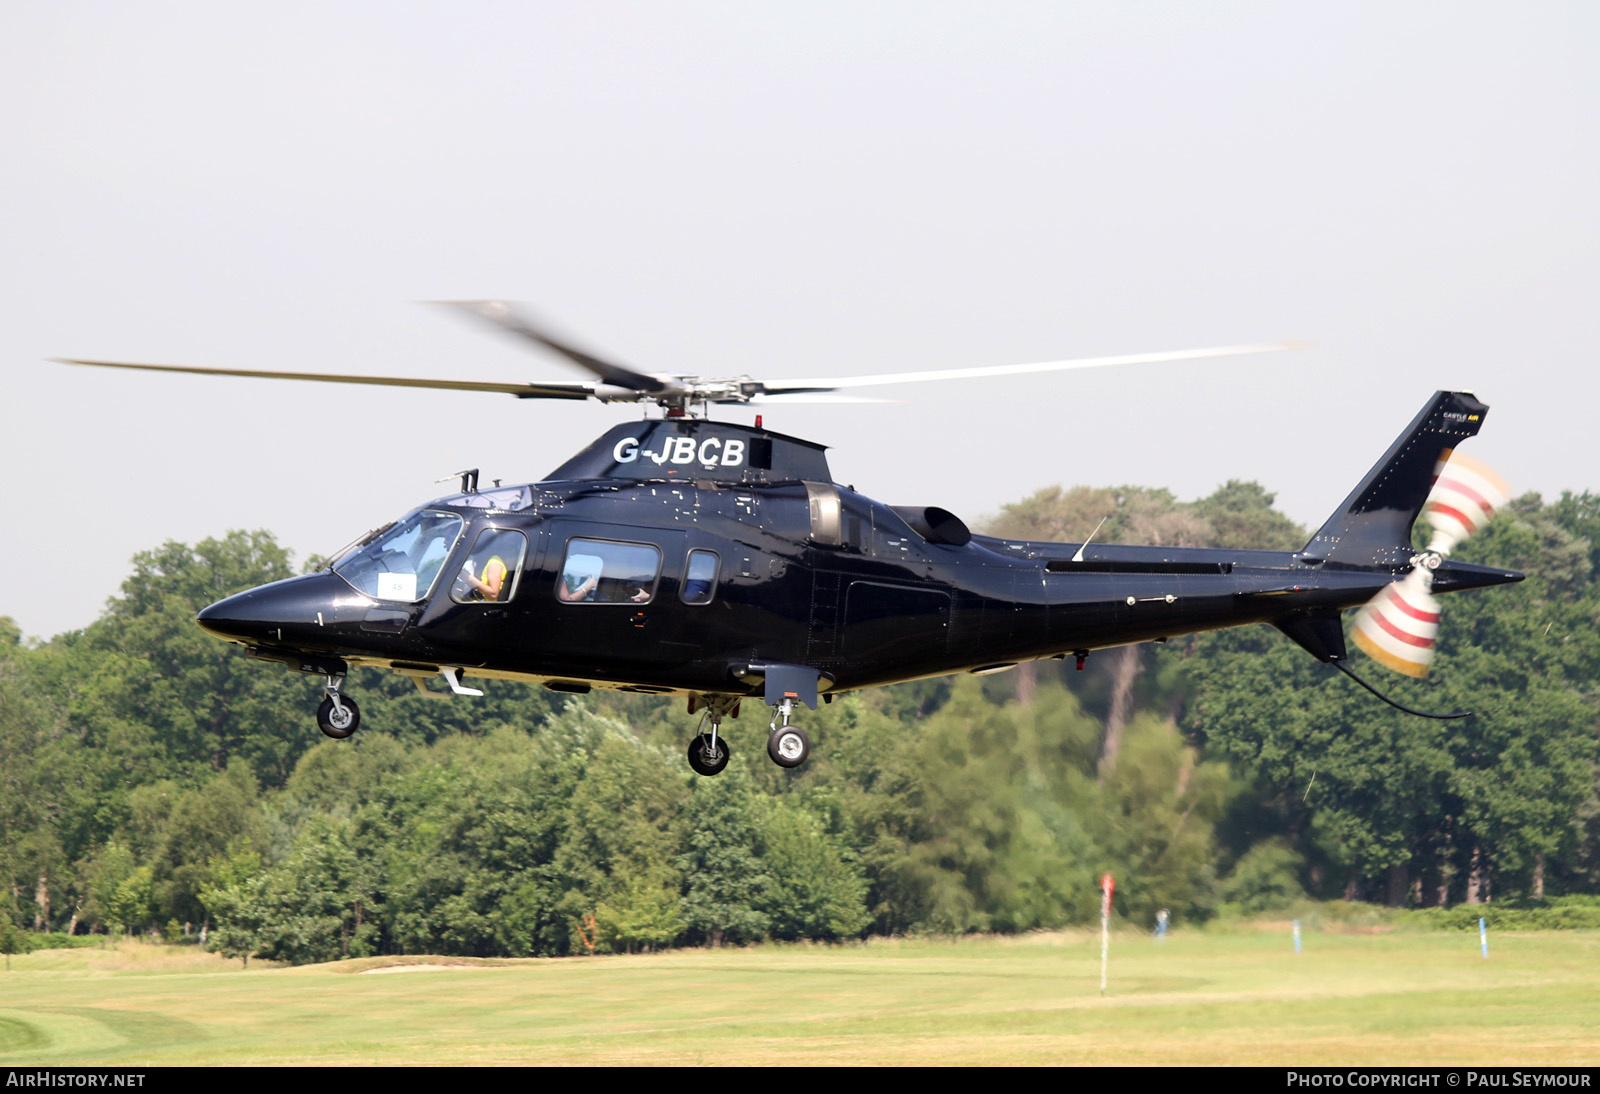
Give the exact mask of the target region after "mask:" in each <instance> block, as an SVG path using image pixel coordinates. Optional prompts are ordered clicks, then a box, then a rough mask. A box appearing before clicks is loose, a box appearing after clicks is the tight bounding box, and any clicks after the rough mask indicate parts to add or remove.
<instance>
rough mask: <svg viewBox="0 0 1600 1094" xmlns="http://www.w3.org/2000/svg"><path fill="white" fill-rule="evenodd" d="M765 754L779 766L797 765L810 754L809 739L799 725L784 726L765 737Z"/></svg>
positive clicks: (804, 760) (803, 761)
mask: <svg viewBox="0 0 1600 1094" xmlns="http://www.w3.org/2000/svg"><path fill="white" fill-rule="evenodd" d="M767 755H768V756H771V757H772V762H773V763H775V764H777V765H778V766H779V767H799V766H800V765H801V764H803V763H805V762H806V757H807V756H809V755H811V741H810V740H809V739H808V738H807V737H806V731H805V730H803V729H801V728H800V727H799V726H784V727H782V728H781V729H777V730H774V731H773V733H772V735H771V736H769V737H768V738H767Z"/></svg>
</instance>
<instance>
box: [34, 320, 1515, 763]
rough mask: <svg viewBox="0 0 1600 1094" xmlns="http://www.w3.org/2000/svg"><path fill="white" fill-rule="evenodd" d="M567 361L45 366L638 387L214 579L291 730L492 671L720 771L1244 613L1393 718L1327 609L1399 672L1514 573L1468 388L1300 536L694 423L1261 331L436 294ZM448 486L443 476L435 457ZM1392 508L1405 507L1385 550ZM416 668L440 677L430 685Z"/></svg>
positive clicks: (1140, 358)
mask: <svg viewBox="0 0 1600 1094" xmlns="http://www.w3.org/2000/svg"><path fill="white" fill-rule="evenodd" d="M452 306H453V307H455V308H458V309H460V310H462V311H464V312H466V313H468V314H470V315H472V316H474V317H476V318H477V319H480V320H485V321H487V322H489V323H491V324H493V325H494V326H496V327H497V328H499V329H500V330H502V331H504V332H506V333H508V334H510V335H513V336H515V337H517V338H519V339H521V340H523V341H524V342H527V343H532V344H534V345H536V346H539V347H542V348H543V349H545V350H549V351H553V352H554V353H556V354H558V355H560V356H561V357H564V358H566V359H567V360H568V361H569V362H571V363H572V364H575V365H577V366H578V367H580V368H582V369H583V370H585V371H587V372H588V373H590V374H591V376H592V377H593V379H590V380H580V381H551V382H537V383H500V382H490V381H475V380H427V379H417V378H408V377H392V376H391V377H381V376H367V375H342V374H331V373H301V372H272V371H261V370H243V369H220V368H199V367H187V366H176V365H149V364H131V363H126V362H113V361H90V360H81V359H62V358H58V359H57V360H58V361H60V362H61V363H66V364H77V365H93V366H99V367H112V368H132V369H149V370H156V371H166V372H184V373H193V374H200V375H227V376H246V377H259V378H271V379H290V380H303V381H316V382H332V383H360V384H380V385H389V386H402V387H423V388H439V389H446V390H457V391H482V392H496V393H503V394H509V395H513V396H515V397H517V398H522V399H566V400H576V399H596V400H599V401H602V402H617V403H639V404H645V405H646V406H647V407H654V408H656V409H657V410H658V411H659V414H656V415H654V416H650V417H646V418H645V419H643V420H636V421H632V422H627V423H623V424H619V425H616V426H614V427H612V428H611V429H609V430H608V431H606V432H605V433H604V434H603V435H602V436H600V437H599V438H598V439H597V440H595V441H594V442H593V443H591V444H590V445H589V446H588V447H586V448H585V449H583V450H582V451H580V452H579V453H577V454H576V455H574V456H573V457H572V458H570V459H569V460H567V461H566V462H565V463H563V464H561V465H560V466H558V467H557V468H555V469H554V470H553V471H551V472H550V474H548V475H547V476H545V478H543V479H542V480H540V481H537V482H531V483H525V484H520V485H506V486H502V485H500V484H499V481H498V480H497V481H496V482H495V484H494V485H492V486H490V487H488V488H483V487H481V484H480V483H479V473H478V471H477V470H468V471H463V472H458V473H457V474H459V476H460V483H459V490H458V491H457V492H455V493H452V494H449V495H446V496H444V497H440V498H436V499H434V500H432V501H429V502H427V503H425V504H423V505H420V506H418V507H417V508H415V509H413V510H412V511H411V512H409V513H407V514H405V515H403V516H401V517H400V518H399V519H397V520H394V521H391V522H389V523H387V524H384V525H382V526H381V527H379V528H376V529H373V530H372V531H370V532H368V533H366V534H365V535H363V536H361V537H359V538H358V539H356V540H355V541H354V542H352V543H351V544H349V545H348V546H347V547H345V548H344V549H342V550H340V551H338V552H336V553H335V554H334V555H333V556H331V557H330V558H329V560H328V561H327V563H326V564H325V565H324V566H323V567H322V568H321V569H320V570H318V571H317V572H315V573H310V574H305V575H302V576H299V577H293V578H289V579H286V580H283V581H277V582H273V583H271V584H268V585H263V586H260V587H258V588H254V589H249V590H247V591H244V592H241V593H238V594H235V595H233V596H229V597H227V598H226V599H223V600H220V601H218V602H216V603H215V604H212V605H210V606H208V607H206V608H205V609H203V610H202V611H201V612H200V613H199V615H198V618H197V622H198V623H199V625H200V626H201V627H203V628H204V629H205V630H206V631H208V632H210V633H211V634H213V635H215V636H217V637H218V638H221V639H224V640H226V641H228V642H232V643H236V644H238V645H240V646H243V647H244V648H245V649H246V651H247V652H248V653H249V654H250V655H251V656H253V657H255V658H258V659H260V660H262V661H266V662H275V663H278V664H281V665H284V666H286V667H288V668H289V669H292V670H294V671H297V672H301V673H306V674H309V675H314V676H317V677H321V678H322V681H323V689H322V690H323V698H322V700H321V703H320V705H319V707H318V709H317V715H316V721H317V725H318V727H319V728H320V729H321V731H322V732H323V733H324V734H326V735H327V736H329V737H332V738H336V739H343V738H348V737H349V736H350V735H351V734H353V733H354V732H355V731H356V730H357V728H358V727H359V725H360V721H361V715H360V708H359V706H358V705H357V702H356V700H355V699H354V698H353V697H352V696H351V695H349V694H347V693H346V691H345V688H344V684H345V681H346V679H347V678H348V675H349V673H350V671H351V670H352V669H354V668H358V667H378V668H383V669H387V670H390V671H392V672H395V673H399V674H401V675H403V676H406V677H409V678H411V679H412V680H413V681H414V682H415V684H416V686H417V687H418V689H419V690H421V691H422V692H424V693H426V694H430V695H442V694H450V693H453V694H454V695H456V696H481V695H482V694H483V692H482V691H481V690H479V689H477V688H474V687H470V686H468V685H467V683H466V682H465V681H467V680H469V679H470V680H519V681H530V682H535V683H538V684H542V685H543V686H544V687H546V688H548V689H551V690H553V691H556V692H565V693H573V694H584V693H587V692H589V691H591V690H593V689H595V688H606V689H617V690H621V691H627V692H637V693H644V694H651V695H672V696H678V697H681V698H683V699H685V700H686V705H687V709H688V713H689V714H690V715H694V714H695V713H697V712H698V713H700V714H701V721H700V726H699V728H698V729H697V730H696V732H695V734H694V736H693V738H692V739H691V741H690V742H689V745H688V749H687V754H688V761H689V765H690V767H691V768H692V769H693V770H694V771H695V772H697V773H698V774H700V775H715V774H717V773H718V772H720V771H722V770H723V769H724V768H725V767H726V765H727V763H728V761H729V757H730V755H731V750H730V748H729V745H728V740H727V736H726V734H724V732H723V730H722V726H723V722H724V721H726V720H727V719H728V718H730V717H737V716H738V713H739V710H740V707H741V704H743V703H744V702H746V701H750V700H754V701H756V702H759V703H761V704H763V705H765V706H766V707H768V708H769V709H770V714H771V717H770V721H769V727H768V736H767V753H768V755H769V757H770V758H771V759H772V760H773V761H774V762H775V763H777V764H778V765H780V766H782V767H785V768H794V767H798V766H799V765H801V764H803V763H804V762H805V761H806V759H807V757H808V756H809V754H810V749H811V745H810V740H809V738H808V736H807V734H806V732H805V730H804V728H803V726H801V725H800V724H799V722H798V721H796V718H797V715H798V711H799V710H800V709H801V708H802V707H803V708H808V709H811V710H815V709H816V708H817V706H818V703H819V702H831V701H832V700H833V699H834V697H836V696H838V695H841V694H844V693H847V692H851V691H856V690H859V689H863V688H870V687H877V686H881V685H886V684H892V683H898V682H902V681H907V680H914V679H920V678H926V677H933V676H940V675H947V674H953V673H969V674H973V675H986V674H990V673H997V672H1002V671H1005V670H1007V669H1011V668H1014V667H1016V666H1017V665H1018V664H1020V663H1022V662H1025V661H1035V660H1043V659H1047V658H1053V659H1058V660H1064V659H1066V658H1068V657H1071V658H1073V659H1074V660H1075V661H1076V664H1077V667H1078V668H1080V669H1081V668H1082V667H1083V665H1084V662H1085V660H1086V659H1087V658H1088V657H1089V656H1090V654H1091V653H1092V652H1093V651H1095V650H1100V649H1106V648H1109V647H1116V646H1122V645H1128V644H1133V643H1143V642H1165V641H1167V640H1168V639H1170V638H1172V637H1174V636H1181V635H1188V634H1193V633H1197V632H1201V631H1208V630H1216V629H1221V628H1226V627H1236V626H1243V625H1246V624H1256V623H1266V624H1269V625H1271V626H1274V627H1276V628H1277V629H1278V630H1280V631H1282V632H1283V633H1284V634H1285V635H1287V636H1288V637H1289V638H1290V639H1292V640H1293V641H1294V642H1296V643H1297V644H1299V645H1300V646H1301V647H1302V648H1304V649H1305V650H1306V651H1307V652H1308V653H1309V654H1311V656H1313V657H1315V658H1316V659H1317V660H1319V661H1321V662H1324V663H1326V664H1329V665H1331V666H1333V667H1334V668H1336V669H1338V670H1339V671H1341V672H1344V673H1345V674H1347V675H1349V676H1350V677H1351V678H1352V679H1354V680H1355V681H1356V682H1357V683H1358V684H1360V685H1361V686H1362V687H1364V688H1366V689H1367V690H1368V691H1370V692H1372V694H1374V695H1375V696H1377V697H1378V698H1379V699H1382V700H1383V701H1384V702H1387V703H1389V704H1391V705H1393V706H1395V707H1397V708H1398V709H1401V710H1404V711H1406V712H1407V713H1411V714H1417V715H1421V716H1424V717H1437V718H1459V717H1465V716H1468V715H1469V714H1470V712H1467V711H1457V712H1452V713H1446V714H1430V713H1428V712H1424V711H1420V710H1415V709H1413V708H1411V707H1408V706H1406V705H1404V704H1402V703H1400V702H1398V701H1396V700H1395V699H1393V698H1390V697H1389V696H1387V695H1385V694H1383V693H1382V692H1380V691H1379V690H1378V689H1377V688H1375V687H1373V686H1372V685H1371V684H1370V683H1368V682H1367V681H1366V680H1364V679H1363V678H1362V677H1361V676H1359V675H1357V674H1356V673H1355V672H1354V670H1353V669H1352V668H1351V667H1350V665H1349V664H1348V661H1349V652H1348V650H1347V647H1346V644H1345V638H1344V630H1343V627H1342V624H1341V618H1342V613H1343V612H1344V611H1346V610H1348V609H1359V613H1358V616H1357V621H1356V625H1355V628H1354V631H1353V635H1354V639H1355V641H1356V643H1357V645H1358V646H1360V648H1362V649H1363V650H1364V651H1365V652H1366V653H1368V654H1369V655H1370V656H1371V657H1372V658H1373V659H1375V660H1377V661H1378V662H1379V663H1380V664H1383V665H1384V666H1386V667H1387V668H1390V669H1394V670H1397V671H1399V672H1402V673H1406V674H1409V675H1412V676H1420V675H1421V674H1422V673H1423V672H1425V671H1426V669H1427V667H1428V664H1429V662H1430V661H1431V659H1432V655H1433V650H1434V648H1435V645H1436V643H1437V634H1438V629H1439V619H1440V615H1439V610H1438V602H1437V600H1436V599H1435V594H1437V593H1444V592H1456V591H1461V590H1466V589H1475V588H1484V587H1489V586H1495V585H1501V584H1506V583H1510V582H1516V581H1520V580H1522V578H1523V575H1522V574H1520V573H1517V572H1515V571H1512V570H1505V569H1500V568H1496V567H1490V566H1484V565H1477V564H1471V563H1464V562H1460V561H1455V560H1451V559H1450V558H1449V555H1450V553H1451V551H1452V550H1453V548H1454V547H1455V546H1456V545H1457V544H1459V543H1460V542H1461V540H1462V539H1464V538H1465V537H1466V536H1468V535H1470V534H1471V533H1472V532H1473V531H1474V530H1475V529H1476V528H1477V527H1478V526H1480V525H1481V523H1482V522H1483V521H1485V520H1487V519H1488V518H1489V517H1490V516H1492V515H1493V512H1494V510H1495V509H1496V508H1497V507H1498V506H1499V505H1502V504H1504V502H1505V499H1506V497H1507V496H1508V495H1509V490H1508V488H1507V487H1506V486H1505V484H1504V483H1503V481H1501V480H1500V479H1499V478H1498V476H1496V475H1495V474H1494V473H1493V472H1492V471H1490V470H1489V469H1487V468H1485V467H1483V466H1482V465H1480V464H1478V463H1476V462H1475V461H1471V460H1469V459H1468V458H1467V457H1464V456H1462V455H1460V454H1458V453H1456V452H1455V449H1456V446H1457V445H1458V444H1459V443H1460V442H1462V441H1463V440H1466V439H1467V438H1470V437H1472V436H1474V435H1476V434H1477V432H1478V430H1479V428H1480V427H1481V425H1482V423H1483V420H1484V417H1485V415H1486V414H1487V412H1488V407H1487V406H1486V405H1485V404H1484V403H1482V402H1480V401H1479V400H1478V399H1477V398H1476V397H1475V396H1474V395H1472V394H1471V393H1468V392H1462V391H1439V392H1435V393H1434V394H1433V395H1432V396H1431V397H1429V399H1428V400H1427V402H1426V403H1425V404H1424V405H1423V407H1422V409H1421V411H1420V412H1419V413H1418V414H1417V415H1416V416H1415V417H1414V418H1413V419H1412V421H1411V423H1410V424H1409V425H1408V426H1406V427H1405V429H1404V430H1403V431H1402V432H1401V433H1400V435H1399V436H1398V438H1397V439H1396V440H1395V442H1394V443H1393V444H1392V445H1391V446H1390V447H1389V449H1388V451H1387V452H1385V453H1384V455H1383V456H1382V457H1381V458H1380V459H1379V460H1378V461H1377V463H1376V464H1374V465H1373V467H1372V469H1371V470H1370V471H1369V472H1368V473H1367V475H1366V477H1365V478H1363V479H1362V480H1361V481H1360V482H1359V483H1358V484H1357V485H1356V487H1355V488H1354V489H1353V490H1352V491H1351V492H1350V494H1349V496H1348V497H1347V498H1346V499H1345V500H1344V502H1343V503H1342V504H1341V505H1340V506H1339V507H1338V508H1336V509H1335V510H1334V511H1333V513H1332V515H1330V516H1329V517H1328V519H1327V520H1326V521H1325V522H1324V523H1323V525H1322V526H1321V527H1320V528H1319V529H1318V530H1317V531H1316V533H1315V534H1314V535H1313V536H1312V537H1311V539H1310V540H1309V541H1308V542H1307V543H1306V544H1305V546H1304V547H1302V548H1301V549H1300V550H1298V551H1271V550H1235V549H1215V548H1193V547H1188V548H1186V547H1146V546H1127V545H1118V544H1110V543H1096V542H1094V541H1093V533H1091V534H1090V535H1089V536H1088V538H1086V539H1085V540H1084V541H1083V542H1081V543H1059V542H1036V541H1027V540H1018V539H1007V538H999V537H992V536H985V535H978V534H975V533H973V532H972V531H971V529H970V528H969V527H968V526H967V524H966V523H965V522H964V521H963V520H961V518H960V517H958V516H956V515H955V514H954V513H951V512H949V511H948V510H945V509H942V508H939V507H937V506H905V505H887V504H884V503H881V502H878V501H875V500H873V499H872V498H869V497H867V496H866V495H864V494H861V493H858V492H856V491H855V490H854V489H853V488H852V487H848V486H845V485H841V484H840V483H837V482H835V481H834V479H833V476H832V474H831V473H830V471H829V467H828V460H827V455H826V449H825V447H824V446H823V445H821V444H817V443H815V442H812V441H809V440H805V439H803V438H800V437H795V436H789V435H786V434H783V433H779V432H776V431H773V430H770V429H767V428H765V427H764V425H763V421H762V416H761V415H759V414H758V415H757V416H756V418H755V422H754V424H753V425H744V424H741V423H736V422H732V421H723V420H714V419H712V418H711V417H710V415H709V411H710V408H711V407H713V406H729V405H735V406H748V405H755V406H761V405H762V404H766V403H781V402H784V401H795V400H808V401H870V400H857V399H854V398H853V397H851V396H840V395H837V394H836V393H837V392H839V391H841V390H844V389H849V388H856V387H866V386H876V385H882V384H890V383H914V382H925V381H934V380H946V379H966V378H978V377H987V376H997V375H1017V374H1025V373H1036V372H1047V371H1055V370H1061V369H1071V368H1087V367H1098V366H1104V365H1118V364H1130V363H1137V362H1149V361H1169V360H1181V359H1190V358H1200V357H1218V356H1228V355H1234V354H1240V353H1255V352H1265V351H1270V350H1277V349H1284V348H1289V346H1290V345H1291V344H1289V343H1272V344H1264V345H1253V346H1227V347H1217V348H1213V349H1199V350H1182V351H1177V352H1173V353H1155V354H1141V355H1130V356H1123V357H1103V358H1090V359H1080V360H1075V361H1055V362H1043V363H1038V364H1027V365H1002V366H989V367H978V368H968V369H943V370H935V371H929V372H912V373H896V374H879V375H871V376H847V377H832V378H822V379H816V378H810V379H798V380H777V381H772V380H760V379H756V378H752V377H750V376H748V375H741V376H736V377H728V378H704V377H699V376H692V375H680V374H670V375H669V374H655V373H645V372H641V371H638V370H635V369H633V368H630V367H627V366H625V365H621V364H619V363H617V362H615V361H612V360H608V359H605V358H602V357H600V356H597V355H595V354H593V353H590V352H588V351H586V350H583V349H580V348H578V347H577V346H575V345H573V344H572V343H570V342H569V341H567V340H566V339H565V338H563V337H557V336H556V335H554V334H552V333H551V332H550V331H549V330H548V329H546V328H545V327H544V326H543V325H542V324H539V323H536V322H535V321H533V320H532V319H530V318H529V317H528V316H527V315H526V314H525V313H523V312H521V311H519V310H517V309H516V308H513V307H512V306H510V305H508V304H505V303H503V302H499V301H470V302H455V303H453V305H452ZM450 477H451V478H454V477H455V475H452V476H450ZM1419 517H1421V518H1424V519H1425V520H1426V521H1427V523H1429V524H1430V525H1431V526H1432V529H1433V538H1432V539H1431V541H1430V542H1429V544H1428V546H1427V547H1426V548H1425V549H1423V550H1420V551H1419V550H1417V549H1416V548H1415V547H1413V545H1412V533H1413V526H1414V525H1415V524H1416V522H1417V521H1418V519H1419ZM435 678H438V679H441V680H442V681H443V684H444V685H445V687H446V688H447V692H441V691H435V690H432V689H430V688H429V686H428V684H429V682H430V681H432V680H433V679H435Z"/></svg>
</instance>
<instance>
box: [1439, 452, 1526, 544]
mask: <svg viewBox="0 0 1600 1094" xmlns="http://www.w3.org/2000/svg"><path fill="white" fill-rule="evenodd" d="M1510 496H1511V487H1510V486H1508V485H1506V480H1505V479H1503V478H1501V477H1500V476H1499V475H1498V474H1496V473H1495V472H1494V471H1492V470H1491V469H1490V468H1488V467H1486V466H1485V465H1483V464H1481V463H1479V462H1478V461H1477V460H1475V459H1473V458H1472V457H1471V456H1463V455H1461V454H1460V453H1459V452H1457V453H1447V454H1446V457H1445V459H1444V460H1442V461H1441V462H1440V464H1439V472H1438V477H1437V478H1435V479H1434V483H1433V492H1432V493H1430V494H1429V495H1428V501H1427V504H1426V505H1424V506H1423V507H1422V516H1423V519H1424V520H1426V521H1427V522H1428V524H1429V526H1431V527H1432V528H1433V540H1432V542H1430V543H1429V544H1428V550H1430V551H1435V552H1437V553H1439V554H1440V555H1448V554H1449V553H1450V552H1451V551H1453V550H1455V549H1456V546H1457V545H1458V544H1459V543H1460V542H1461V541H1462V540H1464V539H1466V538H1467V537H1468V536H1470V535H1472V533H1474V532H1476V531H1477V530H1478V529H1479V528H1482V527H1483V526H1484V525H1485V524H1486V523H1488V521H1489V518H1490V517H1492V516H1494V514H1495V510H1497V509H1499V508H1500V507H1501V506H1502V505H1504V504H1505V503H1506V499H1507V498H1509V497H1510Z"/></svg>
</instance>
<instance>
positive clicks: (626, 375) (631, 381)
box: [439, 300, 669, 391]
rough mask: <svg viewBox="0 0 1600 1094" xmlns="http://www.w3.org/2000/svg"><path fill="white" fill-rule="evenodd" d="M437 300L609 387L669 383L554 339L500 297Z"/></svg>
mask: <svg viewBox="0 0 1600 1094" xmlns="http://www.w3.org/2000/svg"><path fill="white" fill-rule="evenodd" d="M439 303H441V304H443V305H445V306H446V307H451V308H458V309H460V310H461V311H464V312H467V313H468V314H471V315H476V316H477V317H478V318H480V319H485V320H487V321H488V322H490V323H493V324H494V325H495V326H497V327H499V328H500V329H501V330H503V331H506V332H507V333H510V334H515V335H517V336H518V337H520V338H526V339H528V340H529V341H530V342H533V343H535V344H536V345H540V346H543V347H544V348H545V349H548V350H552V351H554V352H556V353H559V354H561V356H563V357H565V358H566V359H567V360H569V361H571V362H572V363H573V364H575V365H577V366H578V367H580V368H585V369H588V370H589V371H590V372H592V373H594V374H595V375H596V376H598V377H600V379H601V380H602V381H604V382H605V383H608V384H611V385H612V386H613V387H625V388H630V389H631V390H633V391H662V390H665V389H666V388H667V387H668V386H669V384H668V382H667V381H665V380H662V379H661V378H659V377H656V376H648V375H646V374H645V373H642V372H635V371H634V370H633V369H631V368H628V367H627V366H625V365H619V364H617V363H616V362H614V361H606V360H603V359H601V358H599V357H596V356H594V355H593V354H591V353H585V352H584V351H583V350H581V349H578V348H576V347H574V346H570V345H568V344H566V343H565V342H562V341H560V340H558V339H556V338H555V337H554V336H552V335H551V334H549V333H548V332H547V331H542V330H540V329H538V328H537V327H535V326H534V325H533V323H532V322H530V321H529V319H528V317H527V316H526V315H525V314H523V313H521V312H518V311H517V310H516V309H514V308H512V307H511V305H509V304H507V303H505V302H504V301H501V300H441V301H439Z"/></svg>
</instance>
